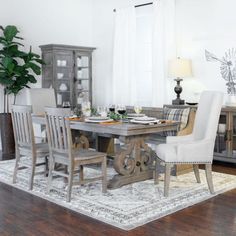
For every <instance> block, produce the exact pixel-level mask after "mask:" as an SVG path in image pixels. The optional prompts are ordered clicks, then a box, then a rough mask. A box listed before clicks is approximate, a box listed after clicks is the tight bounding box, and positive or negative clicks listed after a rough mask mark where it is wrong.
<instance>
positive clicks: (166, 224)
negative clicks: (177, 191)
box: [0, 164, 236, 236]
mask: <svg viewBox="0 0 236 236" xmlns="http://www.w3.org/2000/svg"><path fill="white" fill-rule="evenodd" d="M231 166H232V165H227V166H222V165H219V164H217V165H214V170H215V171H219V172H224V173H230V174H236V167H235V166H233V167H231ZM5 235H6V236H8V235H14V236H18V235H22V236H23V235H30V236H31V235H40V236H43V235H50V236H52V235H57V236H60V235H63V236H64V235H81V236H90V235H91V236H106V235H109V236H123V235H127V236H134V235H135V236H140V235H147V236H154V235H155V236H158V235H161V236H165V235H166V236H170V235H171V236H175V235H182V236H184V235H191V236H194V235H198V236H199V235H200V236H204V235H206V236H218V235H219V236H221V235H222V236H231V235H232V236H233V235H234V236H235V235H236V189H235V190H232V191H229V192H227V193H224V194H221V195H218V196H216V197H214V198H212V199H210V200H207V201H205V202H202V203H200V204H197V205H195V206H192V207H189V208H186V209H184V210H182V211H178V212H177V213H174V214H172V215H169V216H166V217H164V218H162V219H159V220H156V221H154V222H151V223H149V224H146V225H145V226H142V227H139V228H137V229H135V230H132V231H128V232H127V231H123V230H120V229H117V228H115V227H112V226H110V225H107V224H104V223H101V222H99V221H96V220H94V219H91V218H89V217H86V216H83V215H80V214H77V213H74V212H72V211H70V210H67V209H64V208H62V207H60V206H57V205H55V204H53V203H50V202H47V201H45V200H43V199H40V198H38V197H35V196H32V195H30V194H28V193H25V192H23V191H21V190H17V189H14V188H12V187H10V186H8V185H5V184H2V183H0V236H5Z"/></svg>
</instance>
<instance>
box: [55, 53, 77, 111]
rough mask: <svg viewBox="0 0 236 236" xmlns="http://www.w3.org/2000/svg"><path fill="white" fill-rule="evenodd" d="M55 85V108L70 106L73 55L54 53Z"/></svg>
mask: <svg viewBox="0 0 236 236" xmlns="http://www.w3.org/2000/svg"><path fill="white" fill-rule="evenodd" d="M54 61H55V64H54V68H55V73H54V74H55V77H56V78H55V80H54V81H55V84H54V88H55V91H56V98H57V106H58V107H68V106H71V105H72V104H71V99H72V80H71V78H72V76H73V66H74V65H73V53H72V52H56V53H55V60H54Z"/></svg>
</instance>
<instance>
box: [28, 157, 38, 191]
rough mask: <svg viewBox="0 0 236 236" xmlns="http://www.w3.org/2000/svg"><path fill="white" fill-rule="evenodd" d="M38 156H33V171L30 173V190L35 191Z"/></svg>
mask: <svg viewBox="0 0 236 236" xmlns="http://www.w3.org/2000/svg"><path fill="white" fill-rule="evenodd" d="M36 158H37V156H36V154H33V155H32V165H31V171H30V181H29V190H32V189H33V184H34V174H35V166H36Z"/></svg>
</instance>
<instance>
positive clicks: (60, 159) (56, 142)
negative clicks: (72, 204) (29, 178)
mask: <svg viewBox="0 0 236 236" xmlns="http://www.w3.org/2000/svg"><path fill="white" fill-rule="evenodd" d="M45 114H46V127H47V134H48V142H49V150H50V159H49V176H48V189H47V190H48V193H49V192H50V190H51V189H55V187H53V186H52V180H53V176H56V175H58V176H61V177H64V178H67V179H68V188H67V196H66V200H67V201H68V202H69V201H70V200H71V192H72V185H76V184H85V183H88V182H91V181H95V180H102V191H103V192H106V189H107V182H106V181H107V180H106V154H105V153H101V152H96V151H92V150H89V149H74V148H73V143H72V135H71V129H70V120H69V116H70V109H67V108H49V107H47V108H45ZM98 163H100V164H101V165H102V175H101V176H99V177H95V178H90V179H84V176H83V166H84V165H88V164H98ZM55 164H63V165H65V166H66V167H67V169H68V172H67V173H64V172H60V171H58V170H56V169H55ZM76 167H79V169H80V173H79V182H78V181H77V182H75V181H73V177H74V172H75V168H76ZM56 190H57V191H61V190H59V189H56Z"/></svg>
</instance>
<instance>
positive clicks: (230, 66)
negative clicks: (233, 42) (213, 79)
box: [205, 48, 236, 95]
mask: <svg viewBox="0 0 236 236" xmlns="http://www.w3.org/2000/svg"><path fill="white" fill-rule="evenodd" d="M205 56H206V60H207V61H210V62H220V73H221V76H222V78H223V79H224V80H226V81H227V83H226V86H227V93H228V94H229V95H236V88H235V85H236V83H235V80H236V49H235V48H231V49H229V50H228V51H226V52H225V55H224V56H223V57H222V58H221V59H220V58H218V57H217V56H215V55H214V54H212V53H210V52H209V51H207V50H205Z"/></svg>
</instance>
